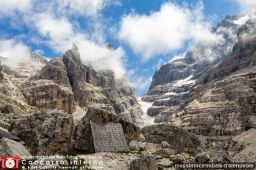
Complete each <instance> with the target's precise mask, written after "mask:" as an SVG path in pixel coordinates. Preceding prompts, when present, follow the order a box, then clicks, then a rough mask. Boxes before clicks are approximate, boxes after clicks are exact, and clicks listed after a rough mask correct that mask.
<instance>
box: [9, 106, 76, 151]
mask: <svg viewBox="0 0 256 170" xmlns="http://www.w3.org/2000/svg"><path fill="white" fill-rule="evenodd" d="M9 130H10V131H11V132H12V133H13V134H15V135H16V136H17V137H19V138H20V139H22V140H23V141H24V142H25V143H26V144H27V145H28V147H29V149H30V151H31V153H32V154H33V155H35V154H39V155H52V154H67V153H68V152H69V151H70V149H71V138H72V132H73V119H72V116H71V115H70V114H68V113H64V112H62V111H57V110H52V111H49V112H38V113H34V114H31V115H24V116H22V117H20V118H18V119H16V120H14V121H13V123H12V124H11V126H10V129H9Z"/></svg>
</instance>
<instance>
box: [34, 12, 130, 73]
mask: <svg viewBox="0 0 256 170" xmlns="http://www.w3.org/2000/svg"><path fill="white" fill-rule="evenodd" d="M33 20H34V24H35V28H36V30H37V31H38V32H39V33H40V34H41V36H43V38H44V39H47V40H46V44H47V45H48V46H49V47H50V48H52V49H54V50H55V51H56V52H59V53H63V52H65V51H66V50H68V49H70V48H71V47H72V45H73V43H75V44H76V45H77V46H78V48H79V51H80V54H81V58H82V60H83V61H84V62H89V63H91V64H92V65H94V66H95V67H96V68H98V69H111V70H112V71H114V73H115V75H116V77H117V78H121V77H122V76H123V75H124V74H125V69H124V66H123V57H124V55H125V52H124V51H123V49H122V48H120V47H119V48H117V49H109V48H108V47H107V46H106V45H105V44H98V43H96V42H94V41H92V40H90V39H89V38H88V36H87V35H86V34H85V33H81V32H80V31H79V30H75V28H74V27H73V25H72V24H71V23H70V22H69V21H68V20H67V19H66V18H63V17H62V18H57V17H54V16H52V15H51V14H46V13H43V14H39V15H37V16H35V18H34V19H33Z"/></svg>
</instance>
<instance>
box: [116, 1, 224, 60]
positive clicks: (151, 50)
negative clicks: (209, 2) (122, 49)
mask: <svg viewBox="0 0 256 170" xmlns="http://www.w3.org/2000/svg"><path fill="white" fill-rule="evenodd" d="M202 9H203V7H202V4H201V3H199V4H198V5H197V7H196V8H195V9H194V10H190V9H189V8H187V7H181V6H178V5H176V4H173V3H171V2H167V3H165V4H163V5H162V6H161V9H160V10H159V11H157V12H153V13H151V14H150V15H139V14H136V13H133V14H130V15H127V16H124V17H123V19H122V21H121V26H120V31H119V39H120V40H122V41H124V42H126V43H127V44H128V45H129V46H130V47H131V48H132V49H133V51H134V52H136V53H137V54H141V55H143V60H144V61H146V60H148V59H149V58H151V57H154V56H157V55H160V54H166V53H171V52H174V51H176V50H178V49H180V48H181V47H182V46H183V45H184V43H185V42H186V41H191V42H192V43H193V44H194V43H195V44H197V43H202V42H203V43H206V44H208V45H213V44H214V43H216V42H217V41H219V40H221V37H219V36H217V35H215V34H213V33H212V32H211V25H210V24H209V23H208V22H206V21H205V20H204V17H203V15H202Z"/></svg>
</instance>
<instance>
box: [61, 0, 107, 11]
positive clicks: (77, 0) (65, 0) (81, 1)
mask: <svg viewBox="0 0 256 170" xmlns="http://www.w3.org/2000/svg"><path fill="white" fill-rule="evenodd" d="M106 3H107V2H106V0H61V2H60V4H61V5H62V6H63V7H64V8H67V9H68V10H69V11H72V12H77V13H79V14H85V15H97V14H98V12H99V11H100V10H102V9H103V7H104V5H106Z"/></svg>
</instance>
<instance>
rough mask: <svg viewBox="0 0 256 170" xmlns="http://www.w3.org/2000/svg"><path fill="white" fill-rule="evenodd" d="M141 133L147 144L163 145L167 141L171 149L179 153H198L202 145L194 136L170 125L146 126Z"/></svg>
mask: <svg viewBox="0 0 256 170" xmlns="http://www.w3.org/2000/svg"><path fill="white" fill-rule="evenodd" d="M141 131H142V133H143V135H144V136H145V138H146V141H147V142H151V143H158V144H161V142H162V141H166V142H168V143H169V144H170V148H171V149H174V150H176V151H178V152H182V151H184V152H196V151H197V149H198V147H199V145H200V141H199V139H198V138H197V137H196V136H195V135H194V134H192V133H189V132H187V131H186V130H183V129H181V128H178V127H175V126H171V125H168V124H159V125H152V126H146V127H144V128H142V130H141Z"/></svg>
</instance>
